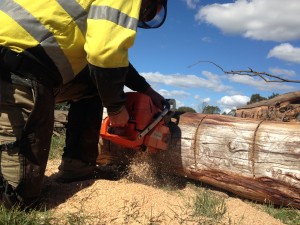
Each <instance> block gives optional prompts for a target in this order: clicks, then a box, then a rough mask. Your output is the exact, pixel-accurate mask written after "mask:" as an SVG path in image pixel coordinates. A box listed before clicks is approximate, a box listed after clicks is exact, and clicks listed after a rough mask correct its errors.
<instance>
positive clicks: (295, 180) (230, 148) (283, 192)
mask: <svg viewBox="0 0 300 225" xmlns="http://www.w3.org/2000/svg"><path fill="white" fill-rule="evenodd" d="M170 129H171V133H172V135H171V138H170V142H169V147H168V150H166V151H164V152H159V153H157V155H156V158H157V160H160V162H161V163H162V164H163V165H164V166H165V167H168V171H170V173H173V174H175V175H179V176H184V177H189V178H192V179H194V180H198V181H201V182H204V183H207V184H210V185H213V186H216V187H219V188H221V189H224V190H227V191H229V192H232V193H235V194H236V195H238V196H241V197H245V198H247V199H251V200H256V201H260V202H271V203H274V204H278V205H285V206H291V207H294V208H300V123H297V122H291V123H284V122H277V121H266V120H253V119H244V118H237V117H230V116H221V115H205V114H197V113H185V114H183V115H181V116H180V119H179V123H178V125H176V124H174V123H172V124H171V125H170ZM99 149H100V156H99V158H98V162H99V163H100V164H105V163H112V162H113V163H127V160H126V157H125V156H127V157H132V155H133V154H134V153H132V151H130V150H128V149H127V150H126V149H122V148H121V147H120V146H117V145H114V144H113V143H109V142H107V141H105V140H102V142H101V143H100V148H99Z"/></svg>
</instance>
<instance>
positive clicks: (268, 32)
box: [129, 0, 300, 112]
mask: <svg viewBox="0 0 300 225" xmlns="http://www.w3.org/2000/svg"><path fill="white" fill-rule="evenodd" d="M299 12H300V1H299V0H284V1H283V0H237V1H229V0H227V1H226V0H222V1H204V0H169V3H168V17H167V20H166V22H165V23H164V25H163V26H162V27H161V28H158V29H152V30H143V29H139V30H138V34H137V38H136V41H135V44H134V46H133V47H132V48H131V49H130V53H129V54H130V60H131V62H132V64H133V65H134V66H135V67H136V69H137V70H138V71H139V72H140V73H141V74H142V75H143V76H144V77H145V78H146V79H147V81H148V82H149V83H150V84H151V85H152V87H153V88H154V89H155V90H157V91H158V92H159V93H160V94H162V95H163V96H164V97H165V98H174V99H176V101H177V107H180V106H188V107H192V108H194V109H195V110H196V111H198V112H200V111H201V110H202V107H203V106H204V105H206V104H208V105H212V106H218V107H219V108H220V109H221V110H222V112H223V111H228V110H230V109H232V108H234V107H239V106H241V105H245V104H246V102H247V101H249V99H250V97H251V95H252V94H256V93H258V94H260V95H261V96H263V97H268V96H271V95H272V93H279V94H283V93H287V92H292V91H298V90H299V87H300V84H298V83H266V82H265V81H263V80H262V79H261V78H258V77H249V76H241V75H229V74H224V73H223V72H222V71H221V70H220V69H219V68H218V67H216V66H214V65H212V64H210V63H198V64H196V65H194V64H195V63H197V62H199V61H212V62H214V63H216V64H218V65H219V66H221V67H222V68H223V69H224V70H226V71H230V70H247V69H248V68H251V69H253V70H255V71H258V72H266V73H269V74H273V75H277V76H281V77H283V78H286V79H289V80H300V13H299ZM190 65H193V66H192V67H190Z"/></svg>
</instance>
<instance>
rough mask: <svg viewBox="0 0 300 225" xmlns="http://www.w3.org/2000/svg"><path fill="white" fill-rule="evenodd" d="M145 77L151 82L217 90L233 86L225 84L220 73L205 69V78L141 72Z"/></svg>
mask: <svg viewBox="0 0 300 225" xmlns="http://www.w3.org/2000/svg"><path fill="white" fill-rule="evenodd" d="M141 75H142V76H143V77H145V78H146V80H147V81H148V82H150V83H153V84H157V83H161V84H165V85H170V86H174V87H179V88H186V89H190V88H208V89H211V90H214V91H217V92H224V91H230V90H231V89H232V87H230V86H227V85H224V84H223V83H222V80H221V78H220V76H219V75H216V74H213V73H211V72H208V71H203V72H202V75H203V76H204V77H206V79H205V78H202V77H199V76H196V75H183V74H171V75H163V74H161V73H158V72H155V73H151V72H150V73H141Z"/></svg>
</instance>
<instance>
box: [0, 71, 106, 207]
mask: <svg viewBox="0 0 300 225" xmlns="http://www.w3.org/2000/svg"><path fill="white" fill-rule="evenodd" d="M3 77H4V76H1V80H0V86H1V89H0V92H1V93H0V96H1V99H0V145H1V151H0V154H1V156H0V164H1V167H0V168H1V169H0V178H1V179H2V181H1V182H0V188H1V186H2V187H4V188H2V189H3V190H2V191H4V189H5V188H6V189H8V188H7V187H6V186H9V187H10V189H12V192H8V193H6V194H4V195H3V196H4V198H7V201H11V202H12V205H13V204H14V201H16V202H17V201H21V202H23V203H24V204H25V205H29V204H31V203H32V202H34V201H35V199H37V197H39V195H40V192H41V188H42V180H43V177H44V173H45V168H46V164H47V160H48V155H49V150H50V144H51V137H52V132H53V124H54V104H55V102H65V101H69V102H70V112H69V115H68V124H67V137H66V147H65V152H64V155H63V156H64V157H70V158H76V159H79V160H82V161H84V162H88V163H90V164H95V162H96V159H97V155H98V141H99V130H100V126H101V121H102V104H101V101H100V98H99V97H98V94H97V89H96V88H95V86H94V85H93V83H92V81H91V79H90V76H89V74H88V70H87V69H85V70H83V72H82V73H80V74H79V75H78V76H76V77H75V78H74V80H72V81H71V82H69V83H68V84H65V85H63V86H62V87H61V88H60V89H53V88H52V87H47V86H45V85H43V84H41V83H38V82H36V81H33V80H28V79H25V80H24V79H23V78H22V79H19V78H18V77H14V78H13V79H7V78H6V79H2V78H3ZM15 78H16V79H15ZM1 179H0V180H1ZM6 189H5V192H7V190H6ZM0 191H1V190H0Z"/></svg>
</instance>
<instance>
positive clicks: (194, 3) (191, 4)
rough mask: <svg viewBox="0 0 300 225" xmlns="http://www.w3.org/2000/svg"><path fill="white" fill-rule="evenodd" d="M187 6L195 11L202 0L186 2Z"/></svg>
mask: <svg viewBox="0 0 300 225" xmlns="http://www.w3.org/2000/svg"><path fill="white" fill-rule="evenodd" d="M184 1H185V3H186V4H187V6H188V7H189V8H191V9H195V8H196V7H197V4H198V3H199V2H200V0H184Z"/></svg>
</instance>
